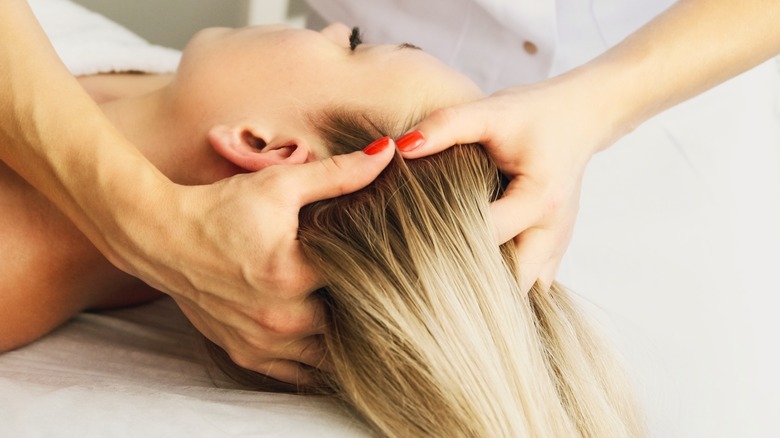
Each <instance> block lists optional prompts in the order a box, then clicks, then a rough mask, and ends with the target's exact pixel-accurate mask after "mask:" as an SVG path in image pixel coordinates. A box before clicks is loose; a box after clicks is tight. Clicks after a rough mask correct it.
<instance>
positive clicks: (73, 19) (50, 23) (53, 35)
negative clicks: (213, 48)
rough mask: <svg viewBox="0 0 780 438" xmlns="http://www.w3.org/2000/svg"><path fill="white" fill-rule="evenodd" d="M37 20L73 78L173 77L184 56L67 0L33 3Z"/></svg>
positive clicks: (31, 0) (35, 1) (38, 0)
mask: <svg viewBox="0 0 780 438" xmlns="http://www.w3.org/2000/svg"><path fill="white" fill-rule="evenodd" d="M29 4H30V6H31V7H32V9H33V12H34V13H35V16H36V18H38V21H39V22H40V23H41V26H43V29H44V31H45V32H46V34H47V36H48V37H49V40H50V41H51V42H52V45H53V46H54V49H55V50H56V51H57V54H58V55H59V56H60V59H62V61H63V63H64V64H65V66H66V67H68V70H70V72H71V73H73V75H74V76H82V75H90V74H96V73H111V72H127V71H141V72H146V73H170V72H173V71H175V70H176V66H178V64H179V58H180V56H181V54H180V53H179V51H177V50H173V49H169V48H167V47H160V46H155V45H152V44H149V43H147V42H146V41H144V40H143V39H142V38H141V37H139V36H138V35H136V34H134V33H132V32H130V31H129V30H127V29H125V28H124V27H122V26H120V25H119V24H117V23H115V22H113V21H111V20H109V19H107V18H105V17H103V16H102V15H100V14H96V13H94V12H91V11H88V10H87V9H84V8H83V7H81V6H79V5H77V4H75V3H72V2H70V1H68V0H30V1H29Z"/></svg>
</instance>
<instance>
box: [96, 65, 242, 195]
mask: <svg viewBox="0 0 780 438" xmlns="http://www.w3.org/2000/svg"><path fill="white" fill-rule="evenodd" d="M103 79H104V82H103V83H102V84H101V88H100V91H98V92H93V90H89V89H88V91H90V94H91V95H92V96H93V98H95V97H96V100H97V101H98V102H99V104H100V107H101V109H102V110H103V112H104V113H105V115H106V117H108V119H109V120H110V121H111V122H112V123H113V124H114V126H116V127H117V129H119V131H120V132H122V133H123V134H124V135H125V137H127V139H128V140H130V141H131V142H132V143H133V144H134V145H135V146H136V147H137V148H138V150H139V151H141V153H142V154H144V156H146V158H147V159H149V161H150V162H151V163H152V164H153V165H154V166H155V167H157V168H158V169H159V170H160V171H161V172H162V173H163V174H165V175H166V176H167V177H168V178H170V179H171V180H172V181H173V182H176V183H179V184H186V185H195V184H208V183H211V182H214V181H217V180H219V179H222V178H225V177H227V176H229V175H230V174H232V173H235V169H233V168H232V167H231V166H230V165H229V163H227V162H226V161H225V160H223V159H222V158H221V157H220V156H219V155H217V154H216V153H215V152H214V150H213V149H212V148H211V146H210V145H209V143H208V142H207V140H206V133H205V132H201V131H202V130H203V128H200V129H199V128H198V127H197V126H196V123H194V121H192V120H188V118H187V117H183V116H181V115H179V114H177V111H175V108H174V105H173V104H172V100H171V99H170V98H169V96H170V90H169V86H170V82H171V77H170V76H162V75H132V76H131V77H128V76H127V75H103ZM117 90H121V92H117Z"/></svg>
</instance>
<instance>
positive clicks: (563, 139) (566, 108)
mask: <svg viewBox="0 0 780 438" xmlns="http://www.w3.org/2000/svg"><path fill="white" fill-rule="evenodd" d="M588 100H589V96H587V95H586V93H583V92H581V90H579V89H577V88H572V87H570V86H568V85H567V84H566V83H565V82H563V81H560V82H559V81H555V80H550V81H546V82H541V83H539V84H536V85H533V86H524V87H513V88H508V89H505V90H501V91H499V92H497V93H495V94H494V95H492V96H489V97H487V98H484V99H482V100H478V101H475V102H470V103H465V104H461V105H458V106H453V107H449V108H443V109H439V110H437V111H435V112H433V113H432V114H430V115H429V116H428V117H427V118H425V119H424V120H423V121H422V122H421V123H419V124H418V125H417V126H416V127H415V128H414V131H412V132H411V133H410V134H407V136H405V138H404V137H401V138H399V139H398V140H397V144H398V148H399V149H400V150H401V151H402V154H403V156H404V157H405V158H417V157H422V156H426V155H430V154H434V153H436V152H439V151H442V150H444V149H447V148H449V147H451V146H452V145H454V144H466V143H481V144H482V145H483V146H484V148H485V150H486V151H487V153H488V154H489V155H490V156H491V158H492V159H493V161H494V162H495V163H496V165H497V166H498V167H499V168H500V169H501V171H502V172H503V173H504V175H506V176H507V177H508V178H509V179H510V183H509V185H508V187H507V189H506V191H505V193H504V195H503V196H502V197H501V199H499V200H497V201H495V202H494V203H493V204H492V205H491V210H492V213H493V222H494V224H495V228H496V238H497V240H498V242H499V243H504V242H507V241H509V240H513V241H514V243H515V245H516V247H517V251H518V260H519V263H520V275H521V282H522V284H521V287H522V289H523V290H524V291H527V290H530V288H531V286H533V284H534V283H535V282H537V281H539V283H540V285H541V286H542V287H545V288H546V287H549V286H550V284H551V283H552V281H553V280H554V279H555V275H556V272H557V270H558V266H559V264H560V262H561V259H562V257H563V254H564V252H565V251H566V248H567V246H568V244H569V241H570V239H571V235H572V230H573V228H574V222H575V219H576V216H577V211H578V209H579V197H580V191H581V185H582V177H583V174H584V171H585V167H586V165H587V163H588V161H589V159H590V157H591V156H592V155H593V154H594V153H595V152H596V151H597V150H599V149H600V148H602V147H604V146H605V145H606V144H608V143H609V141H610V140H609V139H610V138H611V135H612V134H611V131H610V130H611V126H609V124H607V123H604V121H601V120H599V119H598V114H593V111H592V109H591V107H590V106H589V104H588ZM415 133H417V134H415ZM420 133H421V134H422V138H420Z"/></svg>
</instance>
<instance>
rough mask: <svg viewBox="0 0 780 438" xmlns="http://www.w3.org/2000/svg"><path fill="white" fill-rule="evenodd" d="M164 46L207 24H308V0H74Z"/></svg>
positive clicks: (181, 42)
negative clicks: (306, 0) (306, 1)
mask: <svg viewBox="0 0 780 438" xmlns="http://www.w3.org/2000/svg"><path fill="white" fill-rule="evenodd" d="M74 1H75V2H76V3H79V4H81V5H83V6H85V7H87V8H89V9H91V10H93V11H95V12H99V13H100V14H103V15H105V16H106V17H108V18H110V19H112V20H114V21H116V22H117V23H119V24H121V25H123V26H125V27H127V28H128V29H130V30H132V31H133V32H135V33H137V34H138V35H140V36H141V37H143V38H144V39H146V40H147V41H149V42H150V43H153V44H159V45H161V46H166V47H172V48H174V49H182V48H183V47H184V45H185V44H186V43H187V41H188V40H189V39H190V37H191V36H192V35H193V34H194V33H195V32H197V31H198V30H200V29H202V28H204V27H213V26H219V27H221V26H225V27H240V26H246V25H251V24H273V23H287V24H289V25H291V26H295V27H304V26H305V24H306V10H307V7H306V3H305V1H304V0H199V1H197V2H195V1H192V0H166V1H159V0H133V1H126V0H74Z"/></svg>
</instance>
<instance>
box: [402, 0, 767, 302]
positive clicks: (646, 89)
mask: <svg viewBox="0 0 780 438" xmlns="http://www.w3.org/2000/svg"><path fill="white" fill-rule="evenodd" d="M778 23H780V2H778V1H776V0H744V1H734V0H681V1H679V2H677V4H675V5H674V6H672V7H671V8H670V9H669V10H667V11H666V12H665V13H663V14H661V15H660V16H658V17H657V18H655V19H654V20H653V21H651V22H650V23H648V24H647V25H645V26H644V27H643V28H641V29H639V30H638V31H637V32H636V33H634V34H633V35H630V36H629V37H628V38H626V39H625V40H624V41H623V42H621V43H620V44H618V45H617V46H615V47H613V48H612V49H610V50H609V51H607V52H606V53H604V54H603V55H601V56H599V57H597V58H595V59H594V60H593V61H591V62H589V63H587V64H585V65H583V66H581V67H579V68H577V69H575V70H572V71H570V72H568V73H565V74H563V75H561V76H559V77H556V78H553V79H550V80H547V81H543V82H540V83H537V84H534V85H531V86H520V87H514V88H508V89H504V90H501V91H498V92H496V93H495V94H493V95H492V96H490V97H487V98H485V99H483V100H480V101H478V102H474V103H467V104H464V105H459V106H455V107H450V108H446V109H443V110H441V111H437V112H435V113H433V114H431V115H430V116H429V117H427V118H426V119H425V120H423V121H422V122H421V123H420V124H419V125H418V126H417V127H416V128H415V129H416V130H419V131H421V132H422V133H423V136H424V138H425V140H426V141H425V142H424V143H422V142H416V143H414V145H415V146H417V148H416V149H414V150H410V149H407V152H404V156H405V157H406V158H416V157H421V156H425V155H430V154H433V153H436V152H439V151H441V150H442V149H446V148H448V147H450V146H451V145H453V144H457V143H472V142H478V143H481V144H483V145H484V146H485V148H486V149H487V151H488V153H489V154H490V155H491V157H492V158H493V160H494V161H495V162H496V164H497V165H498V166H499V167H500V168H501V170H502V171H503V173H504V174H506V175H507V176H508V177H510V178H511V183H510V185H509V187H508V189H507V191H506V192H505V193H504V196H503V198H502V199H500V200H499V201H497V202H495V203H494V204H493V206H492V210H493V213H494V215H493V216H494V222H495V223H496V226H497V233H498V240H499V241H501V242H505V241H508V240H510V239H514V241H515V244H516V245H517V249H518V259H519V260H520V261H521V262H522V263H521V266H520V272H521V278H523V279H525V281H524V283H525V286H524V287H525V288H526V289H527V288H529V287H530V286H531V284H532V283H533V282H534V281H536V280H537V279H538V280H540V281H541V282H542V283H543V284H547V285H549V284H551V282H552V280H553V279H554V278H555V273H556V271H557V269H558V265H559V264H560V261H561V258H562V257H563V254H564V252H565V250H566V247H567V246H568V242H569V240H570V237H571V233H572V229H573V227H574V221H575V218H576V215H577V210H578V208H579V196H580V192H581V187H582V176H583V174H584V172H585V167H586V166H587V164H588V162H589V160H590V158H591V157H592V156H593V155H594V154H596V153H597V152H598V151H601V150H604V149H606V148H607V147H609V146H610V145H612V144H613V143H614V142H615V141H617V140H618V139H619V138H620V137H622V136H623V135H625V134H627V133H629V132H631V131H632V130H633V129H634V128H635V127H636V126H638V125H640V124H641V123H643V122H644V121H646V120H647V119H649V118H651V117H652V116H654V115H656V114H658V113H660V112H661V111H663V110H665V109H667V108H669V107H671V106H674V105H676V104H678V103H680V102H682V101H684V100H687V99H689V98H691V97H693V96H695V95H697V94H699V93H702V92H703V91H705V90H707V89H709V88H711V87H713V86H715V85H717V84H719V83H721V82H723V81H725V80H727V79H729V78H731V77H733V76H735V75H737V74H739V73H741V72H743V71H745V70H748V69H750V68H752V67H754V66H756V65H758V64H759V63H761V62H762V61H764V60H767V59H769V58H770V57H772V56H774V55H777V54H778V53H780V25H778ZM637 84H639V85H637ZM508 121H511V122H508ZM406 143H407V142H405V141H402V140H401V139H398V145H399V148H401V149H402V150H403V149H404V147H403V146H402V145H404V144H406Z"/></svg>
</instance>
